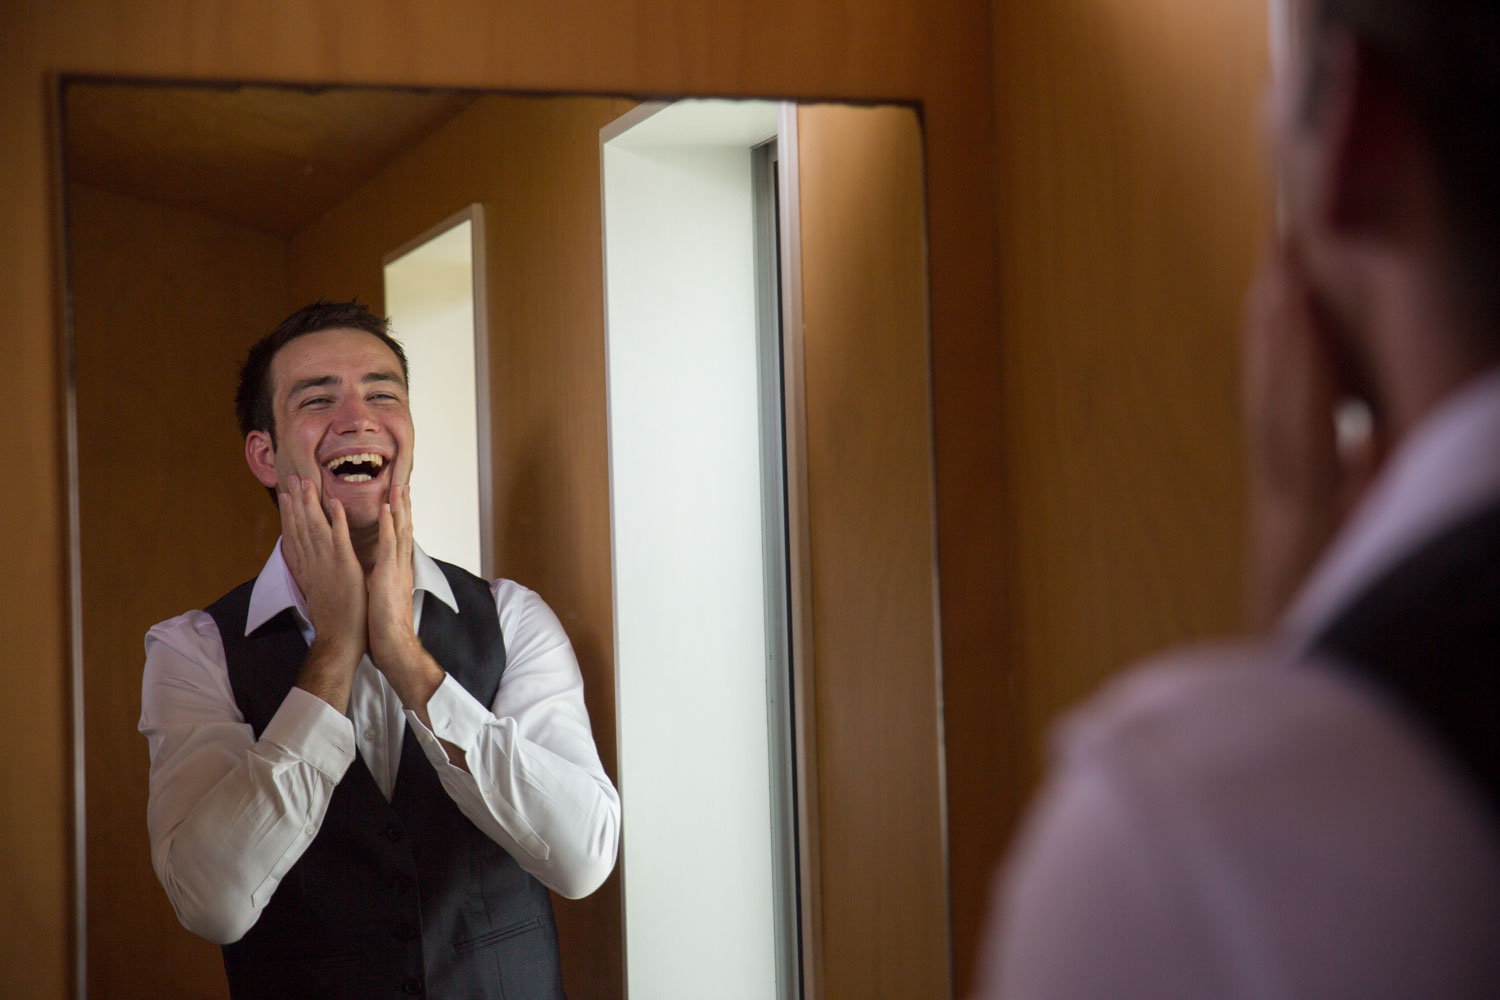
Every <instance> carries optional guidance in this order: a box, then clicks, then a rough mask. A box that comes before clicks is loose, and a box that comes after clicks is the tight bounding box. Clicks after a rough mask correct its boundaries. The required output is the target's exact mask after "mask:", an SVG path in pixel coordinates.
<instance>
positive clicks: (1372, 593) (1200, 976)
mask: <svg viewBox="0 0 1500 1000" xmlns="http://www.w3.org/2000/svg"><path fill="white" fill-rule="evenodd" d="M1291 7H1292V9H1291V12H1290V13H1291V17H1292V18H1293V21H1294V23H1295V25H1296V29H1297V31H1296V37H1297V38H1298V40H1299V44H1298V45H1297V46H1296V50H1297V51H1296V52H1295V54H1294V66H1293V69H1292V72H1291V73H1290V74H1289V75H1288V78H1287V79H1283V80H1279V81H1278V82H1277V90H1276V92H1275V94H1274V95H1273V98H1272V102H1271V107H1270V109H1269V116H1270V122H1269V124H1270V130H1271V133H1272V141H1271V146H1272V150H1273V153H1274V160H1275V165H1276V169H1277V171H1278V174H1279V180H1280V183H1281V189H1282V190H1281V193H1282V196H1283V198H1284V204H1283V206H1282V207H1283V208H1284V219H1283V221H1284V226H1283V230H1282V233H1281V235H1280V237H1279V239H1278V240H1277V241H1276V244H1275V246H1274V247H1273V248H1272V249H1271V250H1270V251H1269V252H1268V253H1267V256H1266V260H1265V262H1264V264H1263V267H1262V272H1261V275H1260V277H1259V279H1258V280H1257V282H1256V286H1255V288H1254V289H1252V292H1251V295H1250V302H1249V308H1248V310H1247V321H1246V336H1245V386H1246V414H1247V428H1248V433H1249V436H1250V442H1249V443H1250V451H1251V454H1252V459H1253V489H1254V496H1253V510H1254V526H1253V527H1254V543H1255V548H1254V555H1253V558H1252V563H1253V567H1252V568H1253V574H1254V576H1253V589H1254V595H1253V596H1254V598H1255V602H1256V605H1257V607H1258V610H1259V612H1260V615H1261V617H1262V619H1263V620H1264V621H1265V622H1266V623H1267V624H1268V625H1269V626H1271V627H1270V628H1269V634H1268V635H1267V636H1266V637H1265V638H1264V639H1262V640H1261V641H1258V642H1255V643H1253V644H1246V645H1242V646H1238V647H1232V648H1223V647H1220V648H1211V649H1199V650H1189V651H1185V652H1182V653H1179V654H1177V655H1174V656H1171V657H1168V658H1167V660H1166V661H1165V662H1162V663H1158V664H1156V665H1154V666H1153V667H1151V668H1149V669H1146V670H1142V671H1138V672H1135V673H1133V674H1132V675H1131V676H1129V677H1128V678H1127V679H1125V680H1124V681H1122V682H1120V683H1118V684H1116V685H1115V686H1114V687H1113V688H1112V689H1111V690H1109V691H1108V692H1106V693H1105V694H1104V695H1103V696H1101V697H1100V698H1098V699H1096V700H1095V701H1094V702H1092V703H1091V704H1090V705H1088V706H1087V707H1085V708H1084V709H1082V710H1081V711H1079V712H1077V713H1076V714H1075V715H1074V716H1073V717H1072V718H1071V719H1070V720H1068V722H1067V723H1066V724H1065V725H1064V726H1063V728H1062V730H1061V732H1060V733H1059V738H1058V741H1057V746H1056V751H1057V760H1056V763H1055V770H1054V773H1053V774H1052V776H1051V778H1050V780H1049V782H1048V784H1047V787H1046V789H1045V791H1044V793H1043V795H1042V797H1041V798H1040V800H1039V801H1038V802H1037V803H1036V805H1035V806H1034V807H1033V810H1032V812H1031V815H1030V817H1029V819H1028V821H1027V823H1026V825H1025V827H1024V829H1023V831H1022V834H1021V836H1020V838H1019V840H1018V842H1017V846H1016V849H1015V854H1014V855H1013V857H1012V858H1011V859H1010V862H1009V864H1008V867H1007V869H1006V871H1005V873H1004V877H1003V880H1002V881H1001V883H1000V884H999V885H998V886H997V890H996V894H995V898H994V905H993V907H992V915H991V922H990V927H989V930H988V932H987V933H988V937H987V939H986V941H985V945H984V956H985V957H984V966H983V968H982V970H981V976H980V983H981V994H980V995H982V996H985V997H1007V998H1018V1000H1019V998H1032V997H1046V998H1054V997H1055V998H1065V997H1110V998H1137V997H1139V998H1146V997H1150V998H1153V1000H1163V998H1174V997H1194V998H1207V997H1214V998H1238V997H1267V998H1269V997H1308V998H1313V997H1317V998H1322V1000H1327V998H1343V997H1349V998H1354V997H1358V998H1372V997H1423V998H1431V997H1444V998H1450V1000H1451V998H1463V997H1495V996H1500V947H1497V944H1496V938H1497V933H1500V693H1497V692H1500V683H1497V678H1500V365H1497V362H1500V267H1497V265H1500V154H1497V145H1500V142H1497V136H1500V5H1497V4H1495V3H1494V2H1493V0H1293V2H1292V5H1291ZM1350 401H1354V402H1356V403H1357V404H1358V412H1362V413H1364V414H1365V415H1366V416H1367V418H1368V419H1367V420H1365V421H1364V424H1363V426H1362V427H1357V428H1354V429H1353V432H1352V433H1348V434H1345V435H1338V434H1336V433H1335V423H1334V420H1333V415H1334V413H1335V412H1336V411H1338V410H1340V409H1341V408H1343V409H1344V411H1345V412H1351V410H1350V408H1349V403H1350Z"/></svg>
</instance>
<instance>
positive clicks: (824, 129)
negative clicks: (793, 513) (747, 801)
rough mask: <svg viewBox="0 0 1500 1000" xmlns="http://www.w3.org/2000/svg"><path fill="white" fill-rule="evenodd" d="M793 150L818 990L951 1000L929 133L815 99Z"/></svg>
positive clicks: (891, 113)
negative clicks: (816, 832)
mask: <svg viewBox="0 0 1500 1000" xmlns="http://www.w3.org/2000/svg"><path fill="white" fill-rule="evenodd" d="M798 144H799V147H800V152H801V159H800V170H801V206H802V312H803V342H804V352H803V353H804V374H805V388H806V422H807V480H808V481H807V510H808V527H809V536H810V543H811V546H810V547H811V587H810V591H811V600H812V632H813V636H812V647H813V670H814V673H815V674H816V677H817V681H816V702H817V705H816V715H817V733H818V789H819V800H820V801H819V821H820V824H821V830H820V833H821V840H822V844H821V847H822V852H821V858H820V875H821V880H822V890H823V901H822V936H823V969H822V974H823V982H824V983H825V986H826V989H827V991H828V995H829V996H849V997H875V996H882V997H940V996H947V995H949V993H950V986H949V976H948V947H947V937H948V934H947V923H948V919H947V912H946V910H947V900H946V893H945V887H944V884H943V883H944V878H943V868H944V852H945V847H946V845H945V844H944V842H943V820H942V804H943V795H942V760H941V755H940V753H939V746H940V719H939V706H938V693H939V676H938V664H937V622H936V620H935V612H936V594H935V583H936V565H935V553H934V551H933V540H934V533H933V527H934V525H933V509H932V463H931V446H930V427H931V424H930V415H931V404H930V400H929V397H928V388H929V384H930V382H929V376H928V371H929V369H928V338H927V275H926V261H925V259H924V258H925V255H924V253H923V247H924V238H923V231H924V219H923V202H922V144H921V133H920V130H919V128H918V126H917V119H916V115H915V113H914V112H912V111H911V110H910V109H907V108H895V107H880V108H853V107H841V106H830V105H805V106H803V107H802V108H800V109H799V110H798Z"/></svg>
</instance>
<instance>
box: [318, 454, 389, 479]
mask: <svg viewBox="0 0 1500 1000" xmlns="http://www.w3.org/2000/svg"><path fill="white" fill-rule="evenodd" d="M323 468H325V469H327V470H328V471H329V473H330V474H331V475H332V476H333V477H334V478H335V479H337V480H339V481H340V482H344V483H368V482H370V481H371V480H373V479H375V478H376V477H377V476H379V475H380V471H381V470H382V469H383V468H385V458H384V457H383V456H381V455H377V454H375V453H374V452H372V451H365V452H360V453H359V454H356V455H340V456H339V457H338V458H335V459H330V460H329V461H327V462H325V463H324V464H323Z"/></svg>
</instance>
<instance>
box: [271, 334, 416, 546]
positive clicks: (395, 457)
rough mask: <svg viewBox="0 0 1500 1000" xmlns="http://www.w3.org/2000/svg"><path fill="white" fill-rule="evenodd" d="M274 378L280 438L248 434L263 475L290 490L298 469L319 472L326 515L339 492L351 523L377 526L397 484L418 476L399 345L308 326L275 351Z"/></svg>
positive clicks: (306, 473)
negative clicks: (310, 330) (394, 346)
mask: <svg viewBox="0 0 1500 1000" xmlns="http://www.w3.org/2000/svg"><path fill="white" fill-rule="evenodd" d="M270 384H271V407H272V412H273V413H274V414H275V417H276V446H275V448H274V449H272V448H271V446H270V439H269V436H268V435H264V434H263V433H262V432H260V431H253V432H251V435H250V436H249V438H247V439H246V454H247V458H248V459H249V461H250V465H251V469H252V470H253V471H254V472H255V474H256V478H257V479H259V480H260V481H261V483H262V484H264V485H266V486H274V487H277V488H278V489H281V490H285V489H287V485H288V479H289V477H291V476H292V475H297V476H301V477H304V478H307V479H311V480H313V481H314V482H315V483H317V489H318V495H319V497H320V498H321V501H322V506H323V510H324V512H325V513H326V512H327V511H328V510H329V500H330V499H334V498H336V499H338V501H339V502H340V503H341V504H343V506H344V510H345V512H346V513H347V515H348V519H349V527H350V528H351V529H359V528H369V527H372V526H374V525H376V524H377V523H378V519H379V515H380V507H381V504H383V503H385V502H386V501H387V499H389V496H390V490H391V486H392V484H393V483H394V484H401V483H406V482H409V481H410V479H411V467H412V448H413V444H414V438H415V435H414V432H413V428H412V422H411V409H410V407H409V405H408V403H407V396H406V383H405V382H404V381H403V379H402V377H401V362H400V360H399V359H398V358H397V357H396V355H395V352H393V351H392V350H391V349H390V348H389V347H387V346H386V345H385V344H384V343H382V342H381V341H380V339H379V338H378V337H375V336H373V335H372V334H369V333H366V332H364V331H363V330H351V329H334V330H322V331H319V332H318V333H310V334H305V335H304V336H301V337H298V338H297V339H295V340H293V341H291V342H289V343H288V344H286V345H285V346H284V347H282V348H281V350H279V351H277V352H276V356H275V357H274V358H273V359H272V360H271V370H270ZM257 435H260V438H259V439H257Z"/></svg>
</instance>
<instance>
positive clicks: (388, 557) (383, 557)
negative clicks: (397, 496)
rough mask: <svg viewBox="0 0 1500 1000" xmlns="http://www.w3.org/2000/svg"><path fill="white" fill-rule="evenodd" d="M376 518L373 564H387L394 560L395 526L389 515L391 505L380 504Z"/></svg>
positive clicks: (392, 562)
mask: <svg viewBox="0 0 1500 1000" xmlns="http://www.w3.org/2000/svg"><path fill="white" fill-rule="evenodd" d="M376 519H377V537H376V542H375V564H376V565H377V566H383V565H384V566H389V565H392V564H394V563H395V561H396V526H395V523H394V521H393V518H392V515H391V505H390V504H388V503H383V504H381V505H380V513H379V514H378V515H377V518H376Z"/></svg>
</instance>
